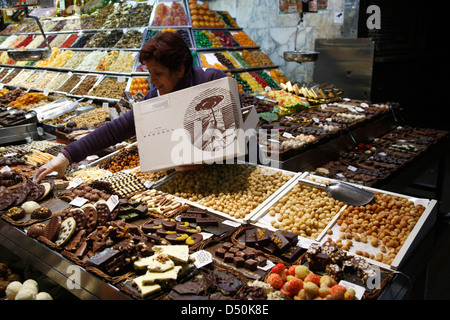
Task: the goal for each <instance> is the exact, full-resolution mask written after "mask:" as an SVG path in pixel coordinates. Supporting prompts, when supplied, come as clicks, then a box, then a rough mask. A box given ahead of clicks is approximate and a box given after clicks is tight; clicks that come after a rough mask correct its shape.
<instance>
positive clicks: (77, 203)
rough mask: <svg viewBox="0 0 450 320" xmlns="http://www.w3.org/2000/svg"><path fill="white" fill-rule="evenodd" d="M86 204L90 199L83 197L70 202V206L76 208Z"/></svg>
mask: <svg viewBox="0 0 450 320" xmlns="http://www.w3.org/2000/svg"><path fill="white" fill-rule="evenodd" d="M86 202H88V199H85V198H81V197H76V198H75V199H73V200H72V201H70V204H71V205H73V206H75V207H81V206H82V205H83V204H85V203H86Z"/></svg>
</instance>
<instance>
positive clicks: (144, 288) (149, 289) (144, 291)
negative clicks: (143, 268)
mask: <svg viewBox="0 0 450 320" xmlns="http://www.w3.org/2000/svg"><path fill="white" fill-rule="evenodd" d="M144 277H145V275H143V276H139V277H137V278H135V279H134V280H133V284H135V285H136V286H137V288H138V290H139V292H140V293H141V295H142V297H143V298H145V297H147V296H148V295H150V294H152V293H154V292H158V291H160V290H161V286H160V285H159V284H151V285H144V284H143V280H144Z"/></svg>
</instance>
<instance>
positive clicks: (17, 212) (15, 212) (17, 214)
mask: <svg viewBox="0 0 450 320" xmlns="http://www.w3.org/2000/svg"><path fill="white" fill-rule="evenodd" d="M6 215H7V216H8V217H10V218H11V219H13V220H14V221H17V220H20V219H22V218H23V217H25V209H23V208H20V207H12V208H9V209H8V211H6Z"/></svg>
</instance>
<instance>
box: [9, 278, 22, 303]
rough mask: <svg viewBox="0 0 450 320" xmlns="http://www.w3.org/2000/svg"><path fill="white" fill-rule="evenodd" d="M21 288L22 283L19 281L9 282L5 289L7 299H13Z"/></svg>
mask: <svg viewBox="0 0 450 320" xmlns="http://www.w3.org/2000/svg"><path fill="white" fill-rule="evenodd" d="M21 288H22V283H20V282H19V281H12V282H10V283H9V284H8V286H7V287H6V290H5V293H6V298H7V299H8V300H14V299H15V298H16V295H17V293H18V292H19V291H20V289H21Z"/></svg>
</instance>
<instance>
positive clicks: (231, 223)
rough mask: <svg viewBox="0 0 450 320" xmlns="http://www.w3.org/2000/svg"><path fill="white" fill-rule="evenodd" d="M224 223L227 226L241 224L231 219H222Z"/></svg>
mask: <svg viewBox="0 0 450 320" xmlns="http://www.w3.org/2000/svg"><path fill="white" fill-rule="evenodd" d="M222 223H223V224H226V225H227V226H231V227H239V226H240V225H241V224H240V223H239V222H236V221H231V220H224V221H222Z"/></svg>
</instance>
